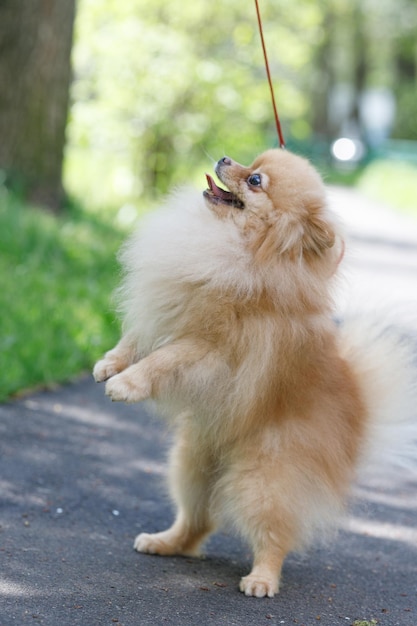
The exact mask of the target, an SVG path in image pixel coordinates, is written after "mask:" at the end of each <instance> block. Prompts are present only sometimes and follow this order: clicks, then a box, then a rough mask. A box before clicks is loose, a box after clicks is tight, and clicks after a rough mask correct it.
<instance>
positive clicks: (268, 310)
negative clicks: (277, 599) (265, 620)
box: [94, 150, 410, 596]
mask: <svg viewBox="0 0 417 626" xmlns="http://www.w3.org/2000/svg"><path fill="white" fill-rule="evenodd" d="M216 173H217V175H218V177H219V178H220V180H221V181H222V182H223V183H224V184H225V185H226V186H227V187H228V189H229V190H230V192H231V193H229V192H225V191H224V190H221V189H219V188H218V187H217V186H216V185H215V183H214V181H213V180H212V179H211V177H208V179H209V187H210V189H208V190H207V191H206V192H205V193H204V197H203V196H201V195H200V194H198V195H196V192H195V191H193V190H183V191H181V192H179V193H177V194H176V195H174V196H173V197H172V198H170V200H169V201H168V203H167V205H166V206H165V207H164V208H162V209H161V210H160V211H159V212H156V213H153V214H151V215H150V216H149V217H148V218H147V219H146V220H145V222H144V223H143V224H142V227H141V229H140V231H138V233H136V234H135V235H134V236H133V237H132V238H131V239H130V240H129V242H128V243H127V245H126V246H125V248H124V250H123V252H122V255H121V260H122V264H123V266H124V269H125V278H124V280H123V284H122V286H121V288H120V290H119V302H120V308H121V312H122V316H123V331H124V332H123V336H122V339H121V340H120V342H119V343H118V345H117V346H116V347H115V348H114V349H113V350H111V351H110V352H108V353H107V354H106V355H105V357H104V359H103V360H101V361H99V362H98V363H97V365H96V367H95V369H94V376H95V379H96V380H97V381H104V380H107V381H108V382H107V384H106V393H107V394H108V395H109V396H110V397H111V398H112V399H113V400H120V401H125V402H139V401H141V400H145V399H152V400H154V401H155V403H156V405H157V407H158V408H159V410H160V411H161V412H162V413H163V414H165V415H166V416H168V417H169V418H170V419H171V420H172V422H173V423H174V427H175V433H176V440H175V444H174V447H173V450H172V453H171V457H170V474H169V476H170V479H169V482H170V488H171V493H172V497H173V499H174V501H175V503H176V505H177V517H176V520H175V522H174V524H173V526H172V527H171V528H169V529H168V530H166V531H164V532H161V533H157V534H154V535H148V534H141V535H139V536H138V537H137V538H136V540H135V548H136V549H137V550H138V551H140V552H148V553H157V554H166V555H169V554H197V553H198V550H199V547H200V545H201V543H202V541H203V540H204V539H205V538H206V537H207V536H208V534H209V533H211V532H212V531H213V530H214V529H215V528H216V527H217V526H218V525H219V524H220V523H222V522H225V521H226V522H231V523H232V524H233V525H234V527H235V528H236V529H237V530H238V531H239V532H240V534H241V535H242V536H243V537H245V538H246V539H247V540H248V542H249V543H250V545H251V547H252V549H253V553H254V564H253V569H252V571H251V572H250V574H249V575H248V576H245V577H244V578H242V580H241V583H240V589H241V591H243V592H244V593H245V594H246V595H254V596H265V595H267V596H273V595H274V594H275V593H276V592H277V591H278V586H279V576H280V571H281V566H282V562H283V559H284V558H285V556H286V555H287V554H288V552H289V551H291V550H294V549H297V548H300V547H302V546H304V545H305V544H306V543H307V542H309V541H310V540H311V539H312V538H313V537H315V533H316V531H318V530H320V529H322V528H326V527H328V526H329V524H332V523H333V522H334V520H335V518H336V517H337V516H338V514H339V513H340V511H341V509H342V508H343V504H344V502H345V499H346V496H347V494H348V491H349V487H350V485H351V484H352V481H353V480H354V478H355V472H356V470H357V467H358V466H359V464H360V463H361V460H362V458H363V457H364V456H366V454H367V451H368V446H369V443H370V440H371V439H372V438H373V436H374V429H375V425H376V424H378V421H379V420H380V416H381V415H385V414H386V413H387V411H388V410H389V411H391V410H393V409H394V410H395V406H396V403H397V401H398V400H399V398H404V395H407V394H408V395H410V393H409V392H410V385H408V382H406V383H405V382H404V381H405V378H404V377H405V372H406V368H407V365H408V364H407V363H406V361H407V357H406V356H404V358H403V349H402V348H401V347H400V346H398V345H397V342H396V341H391V342H390V341H388V340H385V339H384V340H383V341H382V344H381V342H380V343H378V339H377V338H376V339H375V342H374V344H375V345H378V346H379V347H377V348H375V350H374V352H372V350H373V348H372V346H368V347H367V349H366V351H365V350H364V349H363V348H361V346H360V345H359V344H355V343H354V342H353V343H352V342H350V340H349V336H348V335H347V334H346V333H343V332H342V331H340V329H338V328H337V326H336V325H335V323H334V322H333V320H332V298H331V287H332V278H333V276H334V274H335V272H336V269H337V267H338V264H339V261H340V259H341V256H342V255H343V245H344V244H343V241H342V238H341V236H340V235H339V234H338V227H337V224H336V223H335V221H334V219H333V218H332V217H331V215H330V213H329V212H328V210H327V209H326V199H325V189H324V186H323V183H322V181H321V178H320V176H319V175H318V173H317V172H316V171H315V170H314V168H313V167H312V166H311V165H310V164H309V163H308V162H307V161H305V160H304V159H302V158H301V157H298V156H296V155H294V154H291V153H290V152H288V151H283V150H270V151H268V152H266V153H264V154H263V155H261V156H260V157H258V158H257V159H256V160H255V162H254V163H253V164H252V165H251V166H250V167H243V166H241V165H239V164H238V163H236V162H234V161H232V160H231V159H229V158H227V157H225V158H223V159H221V160H220V161H219V162H218V164H217V167H216ZM374 344H372V345H374ZM380 345H383V346H384V347H383V348H381V347H380ZM368 348H369V349H368ZM381 350H382V352H381ZM392 351H393V352H394V353H395V354H396V355H397V357H398V358H397V357H396V359H397V360H396V362H395V365H393V366H392V367H391V368H390V367H389V365H388V366H387V363H386V361H389V360H390V359H391V352H392ZM381 359H382V360H381ZM387 367H388V370H387ZM393 368H395V372H396V373H397V374H398V376H397V378H398V379H399V380H398V385H397V387H396V388H395V389H394V390H393V391H392V390H389V389H386V380H387V379H389V378H390V377H391V373H390V372H391V369H393ZM387 372H388V373H387ZM404 385H405V388H404ZM391 391H392V392H391ZM384 393H385V396H384ZM407 410H408V408H407ZM386 421H387V420H386Z"/></svg>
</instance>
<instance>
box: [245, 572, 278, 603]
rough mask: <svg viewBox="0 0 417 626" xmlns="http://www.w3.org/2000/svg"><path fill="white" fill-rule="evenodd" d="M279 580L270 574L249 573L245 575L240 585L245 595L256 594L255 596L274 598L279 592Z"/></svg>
mask: <svg viewBox="0 0 417 626" xmlns="http://www.w3.org/2000/svg"><path fill="white" fill-rule="evenodd" d="M278 588H279V581H278V579H276V578H273V577H269V576H260V575H258V574H249V575H248V576H244V577H243V578H242V579H241V581H240V585H239V589H240V591H242V592H243V593H244V594H245V596H255V598H264V597H265V596H267V597H268V598H273V597H274V595H275V594H276V593H278Z"/></svg>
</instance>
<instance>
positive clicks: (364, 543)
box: [0, 189, 417, 626]
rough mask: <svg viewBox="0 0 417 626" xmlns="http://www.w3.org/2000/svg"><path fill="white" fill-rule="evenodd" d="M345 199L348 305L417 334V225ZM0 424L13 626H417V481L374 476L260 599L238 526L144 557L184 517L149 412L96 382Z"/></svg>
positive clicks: (31, 405) (44, 397)
mask: <svg viewBox="0 0 417 626" xmlns="http://www.w3.org/2000/svg"><path fill="white" fill-rule="evenodd" d="M332 201H333V202H335V203H336V204H337V207H338V210H339V212H340V213H341V214H342V218H343V219H344V221H345V222H346V223H347V226H348V232H349V235H350V243H349V246H348V251H349V253H348V255H347V259H346V262H345V266H346V273H347V276H348V279H349V281H351V282H353V284H354V287H352V288H350V291H349V290H348V293H349V295H348V296H346V295H342V292H341V294H340V296H339V303H340V307H341V308H343V307H344V306H345V304H346V302H347V301H349V302H350V301H351V300H353V299H356V301H357V303H356V304H357V306H359V307H360V306H363V307H364V308H366V309H369V308H372V307H374V308H377V306H379V304H380V303H381V302H382V303H383V304H384V305H386V306H387V308H388V305H389V306H391V305H392V306H393V307H394V308H396V309H397V310H398V311H400V313H401V316H402V317H401V319H402V320H404V323H406V324H408V328H409V329H410V332H414V331H416V329H417V323H416V319H415V318H416V316H415V312H416V310H417V307H416V301H417V224H416V223H415V222H412V221H408V220H405V221H404V220H403V219H400V218H398V217H395V216H393V215H392V214H391V213H390V212H389V211H388V212H386V211H385V210H383V209H380V208H378V207H376V208H375V207H373V206H372V205H370V204H369V203H368V202H365V201H364V200H363V199H362V198H360V197H359V196H357V195H356V194H355V193H354V192H350V191H349V192H346V191H345V190H340V189H336V190H334V191H333V192H332ZM383 216H385V218H384V219H383ZM383 224H385V226H384V227H383ZM343 287H345V288H346V289H348V287H347V285H346V283H344V285H343ZM413 315H414V317H413ZM0 432H1V435H0V489H1V492H0V493H1V496H0V498H1V499H0V525H1V526H0V562H1V571H0V626H11V625H12V624H13V625H14V624H18V625H19V626H20V625H21V624H29V623H30V624H38V623H39V624H46V625H50V626H67V625H68V626H75V625H77V624H80V625H81V624H82V625H83V626H87V625H88V626H103V625H112V624H113V625H114V624H119V626H120V625H123V626H137V625H152V626H153V625H162V624H167V625H181V626H182V625H188V624H190V625H194V624H195V625H198V626H200V625H203V624H204V625H206V624H207V625H227V626H232V625H239V626H269V625H277V624H285V625H286V626H290V625H293V624H298V625H299V626H301V625H302V624H304V626H313V625H316V624H321V625H322V626H339V625H346V626H349V625H351V624H355V621H356V620H366V621H364V622H361V621H359V622H357V623H358V624H361V626H364V625H365V624H366V626H368V625H370V624H375V623H377V624H379V625H381V626H417V478H416V477H415V476H411V475H408V474H404V473H395V472H389V473H387V474H386V475H383V473H382V472H381V473H380V474H379V475H378V476H374V477H373V478H371V479H370V480H369V482H367V484H365V485H362V486H361V487H360V488H359V489H358V501H357V503H356V504H355V506H354V507H353V509H352V511H351V514H350V515H349V517H348V518H347V519H346V520H345V521H344V522H343V524H342V529H341V531H340V534H339V535H338V537H337V538H336V540H335V541H334V543H332V544H331V545H330V546H327V547H319V548H315V549H313V550H311V551H310V552H309V553H308V554H306V555H304V556H298V555H293V556H291V557H290V558H289V559H288V560H287V561H286V563H285V566H284V572H283V584H282V589H281V593H280V594H279V595H278V596H277V597H275V598H273V599H263V600H258V599H255V598H245V597H244V596H243V595H242V594H240V593H239V592H238V590H237V584H238V580H239V578H240V576H242V575H243V574H245V573H247V571H248V568H249V566H250V555H249V553H248V550H247V548H246V546H244V545H243V544H241V543H240V542H239V541H238V540H237V539H235V538H233V537H231V536H228V535H226V534H223V533H219V534H217V535H215V536H214V537H213V538H212V539H211V540H210V542H209V543H208V545H207V557H206V558H205V559H204V560H193V559H188V558H161V557H152V556H147V555H139V554H137V553H135V552H134V551H133V549H132V542H133V538H134V536H135V535H136V534H137V533H138V532H140V531H142V530H146V531H153V530H157V529H161V528H163V527H165V526H166V525H167V523H169V521H170V520H171V519H172V511H171V508H170V505H169V502H168V501H167V500H166V498H165V497H164V487H163V482H164V474H165V465H164V456H165V450H166V448H167V446H168V443H169V435H168V434H167V432H166V429H165V427H164V425H163V423H162V422H161V421H159V420H158V419H157V418H150V417H149V416H148V415H147V414H146V413H145V412H144V410H143V409H142V408H141V407H140V406H129V407H128V406H122V405H115V404H112V403H111V402H110V401H109V400H108V399H107V398H105V397H104V393H103V387H102V386H101V385H96V384H94V383H93V382H92V380H91V378H90V377H88V378H83V379H81V380H79V381H78V382H75V383H72V384H69V385H66V386H64V387H62V388H59V389H57V390H55V391H53V392H47V393H46V392H45V393H37V394H33V395H31V396H29V397H27V398H24V399H21V400H19V401H18V402H13V403H10V404H6V405H2V406H0ZM372 620H375V621H372Z"/></svg>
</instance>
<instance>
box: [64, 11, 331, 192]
mask: <svg viewBox="0 0 417 626" xmlns="http://www.w3.org/2000/svg"><path fill="white" fill-rule="evenodd" d="M263 13H264V22H265V37H266V40H267V43H268V49H269V55H270V60H271V66H272V72H273V74H274V77H275V78H276V80H277V81H278V80H279V86H277V96H278V102H279V109H280V114H281V115H282V117H283V119H285V126H286V128H287V130H288V128H289V127H291V130H292V134H295V135H298V136H299V138H300V139H305V138H306V137H307V136H308V135H309V134H310V132H311V127H310V123H309V121H308V111H309V102H308V96H307V94H305V93H304V90H303V83H304V81H305V80H306V78H308V77H309V73H308V70H306V68H307V67H308V62H309V57H310V54H311V47H312V45H314V42H316V41H317V40H318V39H319V38H320V36H321V30H322V17H323V16H322V11H321V10H320V8H319V6H316V4H314V3H311V2H310V1H309V0H300V2H298V3H296V4H295V5H292V4H291V3H289V2H288V0H276V1H275V2H274V3H265V6H264V7H263ZM76 33H77V37H76V46H75V49H74V66H75V76H76V80H75V83H74V88H73V94H72V95H73V100H74V105H73V107H72V112H71V117H70V125H69V149H68V151H67V170H66V180H67V184H68V185H69V186H70V188H71V190H72V191H77V184H78V178H77V177H75V176H74V168H76V166H74V165H73V163H74V162H75V161H76V160H77V159H79V158H80V155H81V154H82V152H83V151H84V153H86V154H88V155H89V158H90V159H92V160H93V161H94V160H96V159H99V160H102V159H103V158H104V157H106V158H107V163H108V164H109V169H110V171H112V170H113V171H116V170H117V171H118V174H113V175H110V176H109V177H108V178H107V179H106V178H105V177H103V179H102V180H101V187H102V189H103V188H105V190H106V191H105V194H106V195H107V196H108V197H109V198H115V199H117V198H119V199H120V201H131V200H132V198H134V197H135V196H137V195H139V194H145V195H152V194H154V193H155V192H157V193H158V192H159V193H165V192H166V191H167V189H168V188H169V187H170V186H171V185H173V184H176V183H178V182H184V181H185V180H189V178H190V176H191V177H192V176H193V175H194V173H195V167H196V166H199V167H200V168H201V169H202V168H203V166H204V167H205V168H207V167H210V161H211V160H217V159H218V158H220V157H221V156H222V155H223V154H226V153H228V154H231V155H234V156H235V157H236V158H237V159H239V160H240V161H242V162H249V161H251V160H252V159H253V157H254V155H255V154H256V153H257V152H258V151H261V150H263V149H265V148H266V147H270V146H271V145H276V143H277V139H276V133H275V127H274V122H273V116H272V110H271V104H270V99H269V98H270V96H269V91H268V85H267V82H266V76H265V69H264V63H263V57H262V50H261V46H260V41H259V35H258V31H257V22H256V13H255V7H254V5H253V4H250V5H249V6H248V5H247V4H245V3H242V2H240V0H230V2H228V3H227V5H224V3H220V2H219V1H218V0H216V1H214V2H210V3H207V2H205V1H204V0H195V1H194V0H193V2H186V1H181V2H180V1H179V0H173V1H172V2H169V3H166V2H162V1H161V0H159V1H158V0H155V2H152V3H149V2H146V1H145V0H125V1H124V2H117V1H116V0H100V1H98V0H81V2H80V3H79V8H78V19H77V29H76ZM203 171H204V170H203ZM115 177H116V179H118V180H119V183H120V180H123V181H124V184H125V189H124V190H121V189H119V191H120V192H121V193H119V192H116V193H115V189H114V187H115V186H116V187H117V186H118V185H117V181H116V182H115ZM87 182H88V181H87ZM120 187H122V185H121V184H119V188H120ZM85 192H86V193H88V186H86V188H85Z"/></svg>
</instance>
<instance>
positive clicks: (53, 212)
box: [0, 0, 417, 400]
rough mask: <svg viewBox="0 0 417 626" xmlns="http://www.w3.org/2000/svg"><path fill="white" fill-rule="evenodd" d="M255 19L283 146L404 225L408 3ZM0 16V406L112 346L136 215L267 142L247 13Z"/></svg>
mask: <svg viewBox="0 0 417 626" xmlns="http://www.w3.org/2000/svg"><path fill="white" fill-rule="evenodd" d="M261 11H262V15H263V20H264V28H265V39H266V43H267V47H268V51H269V56H270V63H271V71H272V76H273V79H274V82H275V90H276V97H277V101H278V107H279V112H280V116H281V118H282V124H283V127H284V134H285V138H286V141H287V145H288V147H289V148H293V149H295V150H297V151H298V152H300V153H302V154H305V155H308V156H310V157H311V158H312V159H313V161H314V162H315V164H316V165H317V166H318V167H319V169H320V170H321V172H322V173H323V174H324V176H325V178H326V180H327V181H328V182H329V183H331V182H336V183H342V184H349V185H355V186H357V187H358V188H359V189H360V190H361V191H363V192H364V193H366V194H370V195H373V196H374V197H376V198H379V199H382V200H384V202H386V203H388V204H391V205H393V206H395V207H396V208H397V209H398V211H409V212H414V213H415V214H417V184H416V181H417V97H416V93H417V48H416V46H417V44H416V37H415V33H416V28H417V4H416V2H415V0H399V1H398V2H395V3H392V2H391V1H390V0H363V1H362V0H361V1H359V0H356V1H355V2H351V1H348V0H326V1H324V2H318V1H313V0H297V2H289V1H288V0H265V1H264V2H262V3H261ZM0 18H1V19H0V43H1V56H0V84H1V95H0V136H1V144H0V220H1V222H0V241H1V244H0V247H1V257H0V264H1V265H0V273H1V283H2V285H1V290H0V307H1V310H2V320H1V333H0V349H1V354H2V362H3V364H4V365H3V368H2V380H1V384H0V398H1V399H3V400H4V399H5V398H7V397H8V396H9V395H10V394H14V393H16V392H18V391H20V390H22V389H27V388H28V387H29V388H30V387H33V386H35V385H39V384H50V383H51V382H56V381H63V380H67V379H68V378H70V377H72V376H73V375H76V374H78V373H79V372H80V371H83V370H85V369H88V368H90V366H91V364H92V362H93V361H94V360H95V359H96V358H97V356H98V355H99V354H100V353H101V352H102V351H103V350H104V349H106V348H107V347H108V346H110V345H112V344H113V343H114V341H115V339H116V337H117V334H118V326H117V323H116V322H115V319H114V315H113V312H112V305H111V298H110V295H109V294H111V291H112V289H113V287H114V285H115V283H116V281H117V275H118V269H117V262H116V260H115V253H116V250H117V248H118V246H119V244H120V242H121V241H122V239H123V237H124V236H125V235H126V232H128V231H129V230H130V229H131V228H132V226H133V223H134V222H135V221H136V219H137V218H138V216H140V214H141V212H143V211H147V210H150V209H151V208H152V207H153V206H154V205H155V203H156V202H157V201H158V200H159V199H160V198H161V197H162V196H163V194H165V193H167V192H168V191H169V190H170V189H171V188H172V186H173V185H176V184H181V183H189V182H190V181H192V182H193V183H194V184H195V185H197V186H198V187H201V188H203V186H204V172H205V171H207V170H209V171H210V170H211V168H212V162H213V161H215V160H217V159H218V158H220V156H222V155H223V154H230V155H232V156H233V157H234V158H236V160H239V161H240V162H251V161H252V160H253V157H254V156H255V155H256V153H258V152H259V151H262V150H264V149H266V148H268V147H271V146H273V145H276V142H277V140H276V134H275V129H274V123H273V115H272V109H271V104H270V96H269V91H268V87H267V83H266V76H265V69H264V64H263V58H262V50H261V46H260V41H259V34H258V31H257V23H256V14H255V8H254V5H253V3H252V2H250V3H243V2H241V1H240V0H228V2H227V3H222V2H219V1H217V0H215V1H213V2H209V3H208V2H204V0H192V1H191V0H181V1H180V0H171V1H170V2H164V1H163V0H154V1H153V2H151V3H150V2H147V1H145V0H124V1H123V2H118V1H117V0H79V1H78V3H77V5H76V6H75V3H74V2H73V1H69V0H54V1H53V2H45V1H42V0H31V2H26V1H25V0H8V1H6V2H3V3H2V4H1V7H0ZM340 137H345V138H348V139H349V140H350V142H351V143H350V144H348V154H343V153H342V155H341V157H342V160H340V159H339V160H338V159H336V158H335V157H334V155H332V152H331V146H332V144H333V142H334V141H335V140H336V139H338V138H340ZM349 145H350V146H351V148H352V150H351V151H350V152H349ZM343 159H344V160H343ZM6 364H7V365H6Z"/></svg>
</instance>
